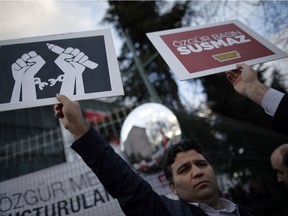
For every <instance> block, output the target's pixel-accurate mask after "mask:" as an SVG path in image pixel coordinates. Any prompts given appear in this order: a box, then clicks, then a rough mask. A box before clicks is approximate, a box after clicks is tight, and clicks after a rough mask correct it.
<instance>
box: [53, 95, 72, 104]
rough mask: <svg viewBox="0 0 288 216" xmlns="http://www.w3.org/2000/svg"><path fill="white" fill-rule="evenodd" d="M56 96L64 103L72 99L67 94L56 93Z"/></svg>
mask: <svg viewBox="0 0 288 216" xmlns="http://www.w3.org/2000/svg"><path fill="white" fill-rule="evenodd" d="M56 98H57V100H58V101H59V102H60V103H62V104H66V103H69V102H71V101H70V99H69V98H68V97H66V96H65V95H61V94H56Z"/></svg>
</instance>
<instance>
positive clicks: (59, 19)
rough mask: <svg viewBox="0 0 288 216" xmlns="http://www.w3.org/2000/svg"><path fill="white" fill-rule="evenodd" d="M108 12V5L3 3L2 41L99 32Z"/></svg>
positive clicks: (46, 1)
mask: <svg viewBox="0 0 288 216" xmlns="http://www.w3.org/2000/svg"><path fill="white" fill-rule="evenodd" d="M107 8H108V3H107V2H106V1H53V0H43V1H24V0H22V1H1V0H0V19H1V22H0V40H6V39H16V38H22V37H30V36H40V35H50V34H58V33H67V32H76V31H86V30H95V29H99V28H101V26H99V21H100V20H101V19H102V18H103V16H104V14H105V10H106V9H107ZM102 28H103V27H102Z"/></svg>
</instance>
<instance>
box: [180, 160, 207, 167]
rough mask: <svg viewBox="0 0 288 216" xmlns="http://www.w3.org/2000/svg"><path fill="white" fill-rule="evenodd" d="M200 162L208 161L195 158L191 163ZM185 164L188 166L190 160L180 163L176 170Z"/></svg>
mask: <svg viewBox="0 0 288 216" xmlns="http://www.w3.org/2000/svg"><path fill="white" fill-rule="evenodd" d="M202 162H205V163H208V161H207V160H205V159H196V160H193V163H194V164H198V163H202ZM185 166H190V161H186V162H184V163H183V164H180V165H179V166H178V167H177V169H176V170H179V169H181V168H182V167H185Z"/></svg>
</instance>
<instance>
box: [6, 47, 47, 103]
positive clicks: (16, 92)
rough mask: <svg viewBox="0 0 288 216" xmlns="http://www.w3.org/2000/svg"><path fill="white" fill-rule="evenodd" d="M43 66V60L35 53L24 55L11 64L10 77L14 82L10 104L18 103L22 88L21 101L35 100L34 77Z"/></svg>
mask: <svg viewBox="0 0 288 216" xmlns="http://www.w3.org/2000/svg"><path fill="white" fill-rule="evenodd" d="M44 64H45V61H44V59H43V58H42V57H41V56H39V55H37V53H36V52H35V51H31V52H29V53H25V54H23V55H22V56H21V58H19V59H17V60H16V62H15V63H13V64H12V66H11V69H12V76H13V78H14V80H15V84H14V88H13V92H12V96H11V102H19V100H20V92H21V87H22V100H23V101H29V100H35V99H37V97H36V90H35V83H34V76H35V75H36V74H37V73H38V71H39V70H40V69H41V68H42V67H43V65H44Z"/></svg>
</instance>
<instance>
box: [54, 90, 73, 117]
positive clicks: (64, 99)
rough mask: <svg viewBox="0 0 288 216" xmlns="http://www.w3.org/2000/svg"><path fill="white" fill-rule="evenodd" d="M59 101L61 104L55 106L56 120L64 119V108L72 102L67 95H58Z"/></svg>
mask: <svg viewBox="0 0 288 216" xmlns="http://www.w3.org/2000/svg"><path fill="white" fill-rule="evenodd" d="M56 98H57V100H58V101H59V102H60V104H56V105H55V106H54V112H55V117H56V118H64V112H63V106H64V105H65V104H67V103H69V102H70V100H69V98H68V97H66V96H65V95H61V94H56Z"/></svg>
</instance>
